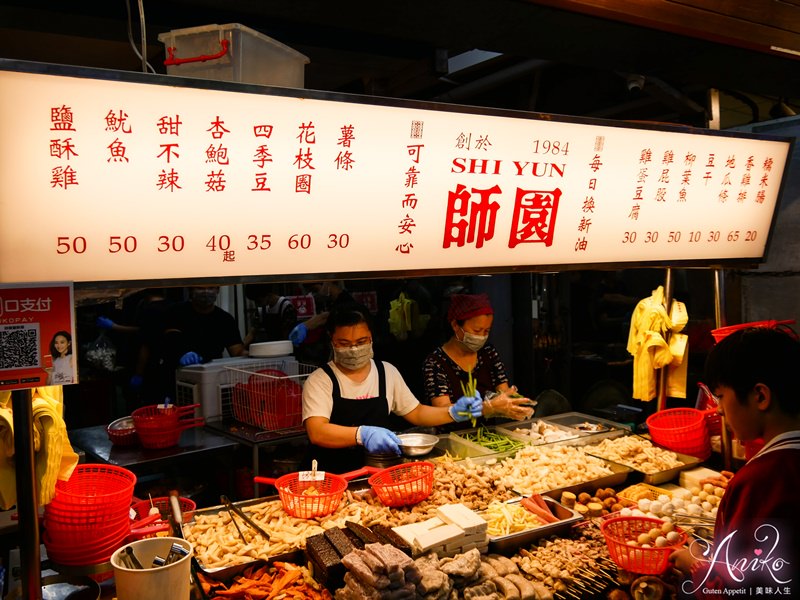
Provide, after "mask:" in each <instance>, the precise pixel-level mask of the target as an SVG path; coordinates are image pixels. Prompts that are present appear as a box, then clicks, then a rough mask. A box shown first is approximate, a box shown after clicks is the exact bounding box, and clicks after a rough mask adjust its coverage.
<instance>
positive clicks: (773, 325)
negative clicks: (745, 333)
mask: <svg viewBox="0 0 800 600" xmlns="http://www.w3.org/2000/svg"><path fill="white" fill-rule="evenodd" d="M794 323H795V320H794V319H788V320H785V321H772V320H770V321H751V322H749V323H739V324H738V325H727V326H726V327H719V328H717V329H712V330H711V335H712V336H714V341H715V342H717V343H719V342H720V341H721V340H723V339H724V338H726V337H727V336H729V335H730V334H732V333H733V332H734V331H738V330H740V329H747V328H749V327H767V328H769V329H777V328H779V327H782V326H784V325H793V324H794Z"/></svg>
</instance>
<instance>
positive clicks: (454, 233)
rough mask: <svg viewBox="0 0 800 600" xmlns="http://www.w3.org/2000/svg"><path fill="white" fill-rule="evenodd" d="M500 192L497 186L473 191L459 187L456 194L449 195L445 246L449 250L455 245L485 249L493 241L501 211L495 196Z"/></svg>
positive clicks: (454, 192)
mask: <svg viewBox="0 0 800 600" xmlns="http://www.w3.org/2000/svg"><path fill="white" fill-rule="evenodd" d="M500 192H501V189H500V186H498V185H495V186H492V187H491V188H488V189H479V188H472V190H471V191H470V190H467V188H466V186H464V185H463V184H460V183H459V184H458V185H457V186H456V189H455V191H452V192H449V193H448V194H447V215H446V217H445V229H444V241H443V243H442V246H443V247H444V248H449V247H450V246H451V245H452V244H455V245H456V246H459V247H461V246H465V245H466V244H475V247H476V248H482V247H483V244H484V242H486V241H488V240H491V239H492V238H493V237H494V228H495V223H496V220H497V211H498V210H499V208H500V203H499V202H496V201H495V200H493V199H492V196H493V195H495V194H499V193H500Z"/></svg>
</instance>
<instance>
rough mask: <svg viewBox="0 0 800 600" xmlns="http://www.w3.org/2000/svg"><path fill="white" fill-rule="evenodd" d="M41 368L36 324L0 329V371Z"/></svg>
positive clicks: (8, 326)
mask: <svg viewBox="0 0 800 600" xmlns="http://www.w3.org/2000/svg"><path fill="white" fill-rule="evenodd" d="M41 366H42V363H41V358H40V356H39V324H38V323H28V324H25V325H6V326H4V327H0V371H4V370H8V369H32V368H36V367H41Z"/></svg>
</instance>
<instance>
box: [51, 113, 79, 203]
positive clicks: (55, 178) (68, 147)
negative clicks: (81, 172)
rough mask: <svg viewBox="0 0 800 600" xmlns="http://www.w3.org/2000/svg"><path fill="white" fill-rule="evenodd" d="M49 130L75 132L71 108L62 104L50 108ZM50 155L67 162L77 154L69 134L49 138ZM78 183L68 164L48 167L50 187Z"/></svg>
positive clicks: (73, 170)
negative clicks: (62, 136)
mask: <svg viewBox="0 0 800 600" xmlns="http://www.w3.org/2000/svg"><path fill="white" fill-rule="evenodd" d="M50 131H57V132H75V131H76V129H75V116H74V114H73V113H72V108H70V107H69V106H66V105H65V104H62V105H61V106H54V107H52V108H51V109H50ZM50 156H51V157H52V158H57V159H58V160H63V161H65V162H67V163H69V161H70V159H72V158H73V157H75V156H78V152H77V150H76V148H75V143H74V142H73V140H72V137H71V136H68V137H64V138H53V139H51V140H50ZM76 185H78V174H77V172H76V171H75V169H74V168H73V167H72V165H70V164H66V165H63V164H59V165H56V166H54V167H52V168H51V169H50V187H51V188H60V189H62V190H66V189H68V188H70V187H73V186H76Z"/></svg>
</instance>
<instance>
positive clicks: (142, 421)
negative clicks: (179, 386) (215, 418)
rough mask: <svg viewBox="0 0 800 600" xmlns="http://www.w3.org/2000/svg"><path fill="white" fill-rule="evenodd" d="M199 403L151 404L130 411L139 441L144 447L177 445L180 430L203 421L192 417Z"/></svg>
mask: <svg viewBox="0 0 800 600" xmlns="http://www.w3.org/2000/svg"><path fill="white" fill-rule="evenodd" d="M198 406H200V405H199V404H190V405H188V406H175V405H170V406H164V405H163V404H153V405H150V406H142V407H141V408H137V409H136V410H134V411H133V413H131V417H132V418H133V424H134V427H136V433H137V434H138V435H139V442H141V444H142V447H144V448H172V447H173V446H177V445H178V441H179V440H180V437H181V432H182V431H184V430H185V429H190V428H192V427H200V426H202V425H203V424H204V423H205V421H204V420H203V419H202V418H197V419H195V418H192V417H193V415H194V409H195V408H197V407H198Z"/></svg>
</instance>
